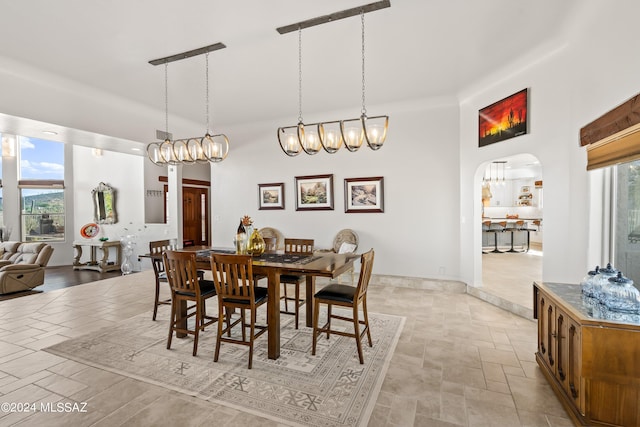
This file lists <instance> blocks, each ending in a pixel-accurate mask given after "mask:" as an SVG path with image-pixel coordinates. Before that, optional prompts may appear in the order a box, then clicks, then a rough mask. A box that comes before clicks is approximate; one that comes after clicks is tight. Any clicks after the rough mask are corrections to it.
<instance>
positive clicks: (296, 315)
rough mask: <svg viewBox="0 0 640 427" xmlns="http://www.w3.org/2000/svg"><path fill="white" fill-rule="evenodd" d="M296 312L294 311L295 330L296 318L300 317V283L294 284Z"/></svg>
mask: <svg viewBox="0 0 640 427" xmlns="http://www.w3.org/2000/svg"><path fill="white" fill-rule="evenodd" d="M295 286H296V301H295V304H296V310H295V313H296V314H295V319H296V329H298V318H299V317H300V283H296V285H295Z"/></svg>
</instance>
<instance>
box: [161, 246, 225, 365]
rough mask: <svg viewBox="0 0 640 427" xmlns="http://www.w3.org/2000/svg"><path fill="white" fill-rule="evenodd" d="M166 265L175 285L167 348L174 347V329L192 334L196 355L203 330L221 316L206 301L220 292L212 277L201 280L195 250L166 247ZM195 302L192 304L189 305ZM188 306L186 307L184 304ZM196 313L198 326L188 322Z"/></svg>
mask: <svg viewBox="0 0 640 427" xmlns="http://www.w3.org/2000/svg"><path fill="white" fill-rule="evenodd" d="M162 258H163V260H164V268H165V271H166V274H167V279H168V280H169V286H170V287H171V321H170V323H169V339H168V340H167V348H168V349H169V348H171V339H172V337H173V333H174V332H180V333H184V334H191V335H193V336H194V338H193V355H194V356H195V355H196V353H197V352H198V337H199V336H200V331H202V330H204V328H205V327H206V326H209V325H211V324H212V323H214V322H216V321H217V320H218V318H217V317H213V316H207V310H206V305H205V301H206V300H207V299H208V298H211V297H214V296H216V289H215V285H214V284H213V282H212V281H211V280H201V279H200V278H199V277H198V270H197V269H196V253H195V252H179V251H165V252H164V253H163V254H162ZM189 302H193V303H194V304H193V305H192V306H190V307H189V306H188V304H189ZM182 304H184V306H186V310H183V309H182V308H181V305H182ZM192 317H195V325H194V329H193V330H190V329H189V328H188V326H187V321H188V319H190V318H192Z"/></svg>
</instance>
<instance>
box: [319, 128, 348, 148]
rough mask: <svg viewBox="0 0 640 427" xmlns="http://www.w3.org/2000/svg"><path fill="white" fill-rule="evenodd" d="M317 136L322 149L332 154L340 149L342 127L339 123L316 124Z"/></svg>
mask: <svg viewBox="0 0 640 427" xmlns="http://www.w3.org/2000/svg"><path fill="white" fill-rule="evenodd" d="M318 134H319V136H320V143H321V144H322V148H324V151H326V152H327V153H329V154H333V153H335V152H336V151H338V150H339V149H340V147H342V143H343V140H342V126H341V122H340V121H338V120H336V121H333V122H324V123H320V124H318Z"/></svg>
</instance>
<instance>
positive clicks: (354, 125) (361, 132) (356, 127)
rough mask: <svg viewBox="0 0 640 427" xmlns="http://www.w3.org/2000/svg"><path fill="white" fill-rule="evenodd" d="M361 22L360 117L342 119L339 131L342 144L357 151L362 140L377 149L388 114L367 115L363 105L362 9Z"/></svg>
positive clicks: (381, 140)
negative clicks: (342, 140)
mask: <svg viewBox="0 0 640 427" xmlns="http://www.w3.org/2000/svg"><path fill="white" fill-rule="evenodd" d="M360 21H361V23H362V110H361V113H362V114H361V115H360V117H358V118H356V119H348V120H342V121H341V122H340V131H341V133H342V138H343V139H344V145H345V147H347V150H349V151H358V150H359V149H360V147H361V146H362V143H363V141H366V142H367V145H368V146H369V148H371V149H372V150H379V149H380V148H381V147H382V144H384V141H385V139H386V138H387V129H388V127H389V116H375V117H367V108H366V105H365V55H364V51H365V43H364V42H365V39H364V10H363V11H361V12H360Z"/></svg>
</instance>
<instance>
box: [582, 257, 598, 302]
mask: <svg viewBox="0 0 640 427" xmlns="http://www.w3.org/2000/svg"><path fill="white" fill-rule="evenodd" d="M599 272H600V267H599V266H597V265H596V269H595V270H591V271H589V272H588V273H587V275H586V276H585V277H584V278H583V279H582V281H581V282H580V289H581V290H582V294H583V295H584V296H586V297H591V298H592V297H594V295H593V279H594V278H595V277H596V276H597V275H598V273H599Z"/></svg>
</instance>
